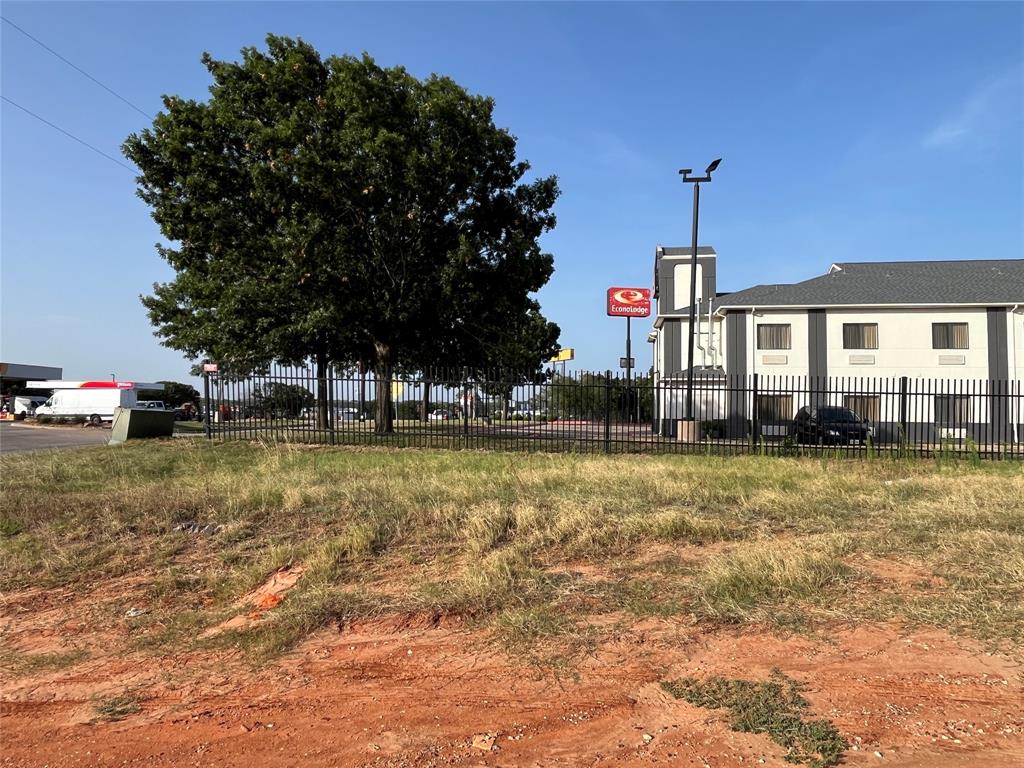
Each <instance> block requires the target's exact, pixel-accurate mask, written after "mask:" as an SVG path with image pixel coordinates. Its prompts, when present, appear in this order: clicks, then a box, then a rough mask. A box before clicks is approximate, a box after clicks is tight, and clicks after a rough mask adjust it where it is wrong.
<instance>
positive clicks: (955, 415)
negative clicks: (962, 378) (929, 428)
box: [935, 395, 971, 427]
mask: <svg viewBox="0 0 1024 768" xmlns="http://www.w3.org/2000/svg"><path fill="white" fill-rule="evenodd" d="M970 421H971V399H970V397H969V396H967V395H936V396H935V423H936V424H938V425H940V426H943V427H959V426H963V425H964V424H969V423H970Z"/></svg>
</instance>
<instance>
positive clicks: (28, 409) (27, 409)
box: [11, 395, 47, 416]
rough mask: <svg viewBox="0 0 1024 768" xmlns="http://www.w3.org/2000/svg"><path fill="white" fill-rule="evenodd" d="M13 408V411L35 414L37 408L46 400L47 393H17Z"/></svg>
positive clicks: (27, 414)
mask: <svg viewBox="0 0 1024 768" xmlns="http://www.w3.org/2000/svg"><path fill="white" fill-rule="evenodd" d="M12 399H13V401H14V402H13V403H12V404H11V408H12V409H13V411H12V412H13V413H16V414H17V413H24V414H25V415H26V416H33V415H35V412H36V408H38V407H39V406H40V405H42V404H43V403H45V402H46V400H47V398H46V395H15V396H14V397H13V398H12Z"/></svg>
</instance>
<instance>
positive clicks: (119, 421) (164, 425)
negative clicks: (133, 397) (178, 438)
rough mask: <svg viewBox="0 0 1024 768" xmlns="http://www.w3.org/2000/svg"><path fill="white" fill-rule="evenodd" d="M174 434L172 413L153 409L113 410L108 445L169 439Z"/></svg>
mask: <svg viewBox="0 0 1024 768" xmlns="http://www.w3.org/2000/svg"><path fill="white" fill-rule="evenodd" d="M172 434H174V411H158V410H155V409H153V408H115V409H114V425H113V427H112V428H111V434H110V443H109V444H110V445H120V444H121V443H123V442H124V441H125V440H135V439H136V438H144V437H170V436H171V435H172Z"/></svg>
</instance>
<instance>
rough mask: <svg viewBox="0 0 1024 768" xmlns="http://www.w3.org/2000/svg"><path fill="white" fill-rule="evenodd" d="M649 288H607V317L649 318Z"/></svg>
mask: <svg viewBox="0 0 1024 768" xmlns="http://www.w3.org/2000/svg"><path fill="white" fill-rule="evenodd" d="M650 315H651V289H650V288H609V289H608V316H609V317H650Z"/></svg>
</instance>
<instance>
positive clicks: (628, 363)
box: [626, 315, 633, 421]
mask: <svg viewBox="0 0 1024 768" xmlns="http://www.w3.org/2000/svg"><path fill="white" fill-rule="evenodd" d="M632 324H633V318H632V317H630V316H629V315H626V414H627V416H626V420H627V421H632V420H633V409H632V408H630V406H629V402H630V397H632V389H631V387H630V380H631V379H632V376H631V374H632V372H633V368H632V366H633V359H632V358H631V357H630V355H632V354H633V349H632V346H633V342H632V336H631V333H630V328H631V326H632Z"/></svg>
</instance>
